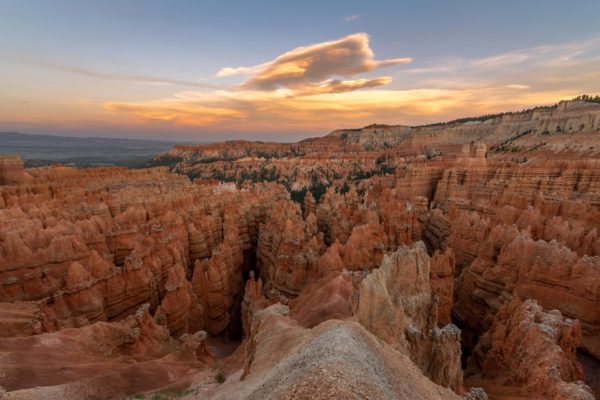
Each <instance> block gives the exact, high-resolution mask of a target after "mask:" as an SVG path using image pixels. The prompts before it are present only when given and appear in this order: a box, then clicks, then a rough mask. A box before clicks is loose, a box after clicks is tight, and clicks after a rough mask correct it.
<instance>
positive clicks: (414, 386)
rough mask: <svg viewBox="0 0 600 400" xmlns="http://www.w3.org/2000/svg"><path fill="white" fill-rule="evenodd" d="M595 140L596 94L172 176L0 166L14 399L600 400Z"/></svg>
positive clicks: (1, 369) (234, 152)
mask: <svg viewBox="0 0 600 400" xmlns="http://www.w3.org/2000/svg"><path fill="white" fill-rule="evenodd" d="M599 129H600V106H599V105H598V104H595V103H591V102H587V101H580V100H577V101H568V102H561V103H559V104H558V105H556V106H550V107H538V108H536V109H533V110H529V111H524V112H520V113H505V114H502V115H497V116H488V117H481V118H473V119H465V120H458V121H454V122H450V123H443V124H433V125H429V126H421V127H405V126H385V125H372V126H368V127H365V128H361V129H345V130H340V131H334V132H332V133H331V134H330V135H328V136H325V137H322V138H314V139H307V140H303V141H301V142H298V143H289V144H278V143H260V142H246V141H231V142H224V143H213V144H208V145H194V146H179V145H178V146H175V147H174V148H173V150H172V151H171V152H170V153H168V154H165V155H162V156H159V157H158V158H157V160H155V161H156V162H157V163H160V164H164V165H166V166H163V167H157V168H145V169H126V168H118V167H98V168H85V169H82V168H74V167H66V166H60V165H55V166H51V167H41V168H27V169H25V168H24V164H23V161H22V160H21V159H20V158H18V157H15V156H1V157H0V353H1V354H2V355H3V356H2V357H0V391H4V393H2V395H3V396H4V397H6V398H12V399H18V398H23V399H24V398H44V396H46V397H47V396H52V397H58V398H59V397H71V398H86V397H94V398H115V397H119V396H121V397H122V396H127V395H132V394H133V393H135V392H136V391H139V392H143V393H144V395H151V394H152V395H153V394H156V393H159V392H160V391H161V390H166V389H172V388H173V385H181V387H183V388H188V387H189V389H190V390H192V392H193V391H194V390H195V391H196V394H191V393H192V392H190V393H188V394H189V396H188V397H190V398H195V397H198V396H200V394H199V393H202V396H203V398H281V397H282V396H283V397H285V396H288V397H289V396H292V394H293V395H294V396H296V397H297V398H307V397H310V396H313V397H312V398H321V397H322V398H325V397H327V398H331V397H332V396H334V397H335V396H338V397H341V398H358V397H360V396H363V397H369V398H424V399H428V398H457V395H456V394H455V393H459V394H461V395H464V398H468V399H484V398H486V396H487V395H486V394H485V391H487V392H488V393H489V394H490V398H497V399H503V398H506V399H509V398H511V396H513V398H514V397H515V396H519V397H521V398H539V397H545V398H555V399H566V398H576V399H588V398H591V397H590V393H591V392H590V391H589V388H587V387H586V385H585V384H584V383H581V382H580V381H581V380H584V381H585V382H586V383H589V384H590V385H592V386H593V385H594V382H595V381H594V379H593V378H594V375H595V374H596V375H597V371H600V364H598V360H599V359H600V314H599V312H600V311H599V310H600V307H599V306H598V305H599V304H600V284H599V282H600V234H599V231H598V229H599V226H600V224H599V223H600V160H599V158H600V143H599V142H598V139H599V138H600V136H598V130H599ZM276 303H280V304H276ZM141 307H142V308H141ZM140 310H141V311H140ZM549 310H552V311H549ZM288 314H289V315H288ZM454 324H456V325H454ZM457 326H460V330H459V329H458V328H457ZM576 354H578V355H579V358H580V359H585V361H586V362H585V363H584V365H583V366H584V368H583V369H582V367H581V365H580V364H579V362H578V360H577V358H576V357H575V355H576ZM582 354H585V358H582V356H581V355H582ZM461 357H462V358H463V360H465V359H467V358H468V360H469V361H468V363H467V365H468V368H467V370H466V372H465V376H466V377H467V378H466V379H465V380H464V381H463V371H462V370H461ZM215 358H218V360H215ZM11 360H17V361H11ZM41 360H49V361H48V362H47V363H43V362H41ZM399 371H400V372H399ZM398 374H400V375H398ZM173 377H175V378H173ZM223 380H224V381H225V382H222V381H223ZM109 383H110V384H109ZM221 383H222V384H221ZM307 383H308V384H307ZM107 386H109V387H110V389H109V390H106V391H105V392H102V391H101V388H102V387H107ZM479 387H483V388H484V389H485V391H484V390H483V389H480V388H479ZM594 387H596V386H594ZM178 388H179V387H178ZM315 388H319V391H318V393H316V394H315V393H313V392H314V389H315ZM448 388H449V389H448ZM186 390H187V389H186ZM307 390H313V392H311V393H308V392H307ZM594 390H597V389H594ZM452 391H454V393H453V392H452ZM204 395H206V396H204ZM319 396H321V397H319Z"/></svg>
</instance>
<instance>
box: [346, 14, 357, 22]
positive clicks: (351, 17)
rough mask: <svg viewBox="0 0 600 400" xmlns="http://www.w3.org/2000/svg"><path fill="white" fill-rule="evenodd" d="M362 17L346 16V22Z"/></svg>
mask: <svg viewBox="0 0 600 400" xmlns="http://www.w3.org/2000/svg"><path fill="white" fill-rule="evenodd" d="M359 18H360V15H349V16H347V17H344V22H354V21H356V20H358V19H359Z"/></svg>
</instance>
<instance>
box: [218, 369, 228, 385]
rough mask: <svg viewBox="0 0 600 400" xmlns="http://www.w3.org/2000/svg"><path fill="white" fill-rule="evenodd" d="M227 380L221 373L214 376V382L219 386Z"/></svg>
mask: <svg viewBox="0 0 600 400" xmlns="http://www.w3.org/2000/svg"><path fill="white" fill-rule="evenodd" d="M226 380H227V378H226V377H225V374H224V373H223V371H219V372H218V373H217V375H215V381H216V382H217V383H219V384H221V383H223V382H225V381H226Z"/></svg>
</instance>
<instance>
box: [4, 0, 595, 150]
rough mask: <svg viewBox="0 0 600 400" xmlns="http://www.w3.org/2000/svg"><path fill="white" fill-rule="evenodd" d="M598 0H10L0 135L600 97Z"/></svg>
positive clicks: (168, 130) (118, 133) (285, 136)
mask: <svg viewBox="0 0 600 400" xmlns="http://www.w3.org/2000/svg"><path fill="white" fill-rule="evenodd" d="M598 16H600V1H598V0H571V1H568V2H567V1H564V0H561V1H554V0H544V1H533V0H519V1H513V0H503V1H497V0H493V1H492V0H471V1H466V0H452V1H450V0H446V1H441V0H438V1H433V0H396V1H374V0H370V1H368V2H367V1H364V0H363V1H351V0H345V1H337V0H331V1H325V0H321V1H311V0H304V1H297V2H294V1H259V0H257V1H248V0H246V1H227V0H220V1H211V0H205V1H201V0H196V1H175V0H171V1H150V0H145V1H141V0H140V1H133V0H119V1H113V0H103V1H99V0H98V1H81V0H72V1H67V0H52V1H51V0H47V1H46V0H43V1H40V0H35V1H32V0H18V1H16V0H0V131H19V132H23V133H35V134H52V135H67V136H83V137H86V136H102V137H129V138H144V139H167V140H177V141H217V140H226V139H234V138H235V139H248V140H273V141H280V142H288V141H295V140H299V139H302V138H305V137H313V136H321V135H325V134H327V133H328V132H329V131H331V130H333V129H337V128H348V127H360V126H364V125H368V124H371V123H385V124H403V125H419V124H425V123H432V122H439V121H445V120H451V119H454V118H459V117H466V116H475V115H481V114H487V113H495V112H501V111H514V110H520V109H523V108H528V107H532V106H536V105H546V104H554V103H556V102H557V101H559V100H562V99H568V98H572V97H575V96H577V95H579V94H583V93H588V94H598V93H600V23H599V22H598Z"/></svg>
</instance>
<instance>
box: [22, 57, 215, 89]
mask: <svg viewBox="0 0 600 400" xmlns="http://www.w3.org/2000/svg"><path fill="white" fill-rule="evenodd" d="M18 61H20V62H24V63H27V64H30V65H35V66H38V67H43V68H49V69H53V70H55V71H60V72H64V73H69V74H75V75H80V76H85V77H88V78H97V79H106V80H111V81H121V82H129V83H139V84H147V85H176V86H187V87H192V88H203V89H220V88H223V86H222V85H215V84H211V83H204V82H197V81H186V80H181V79H172V78H165V77H157V76H146V75H135V74H120V73H112V72H103V71H96V70H93V69H87V68H82V67H79V66H74V65H64V64H56V63H51V62H46V61H40V60H33V59H24V58H21V59H19V60H18Z"/></svg>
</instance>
